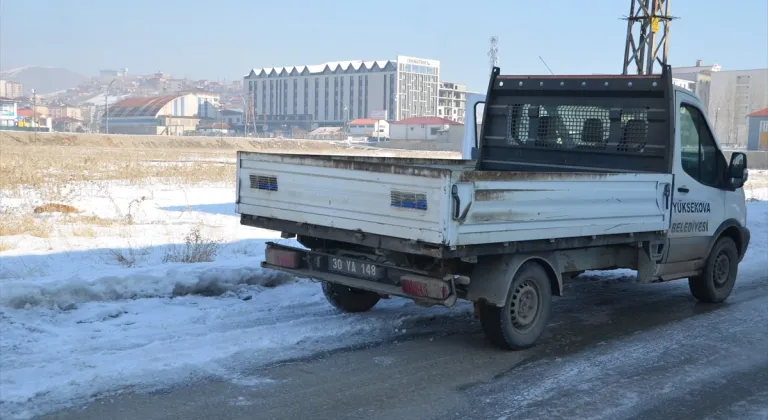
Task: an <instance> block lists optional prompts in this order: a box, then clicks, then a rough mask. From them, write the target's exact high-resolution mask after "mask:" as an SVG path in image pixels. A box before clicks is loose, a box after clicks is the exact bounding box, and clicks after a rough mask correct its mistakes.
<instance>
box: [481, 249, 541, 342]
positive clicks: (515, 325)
mask: <svg viewBox="0 0 768 420" xmlns="http://www.w3.org/2000/svg"><path fill="white" fill-rule="evenodd" d="M551 306H552V288H551V286H550V283H549V276H548V275H547V272H546V271H545V270H544V268H543V267H542V266H541V265H539V264H537V263H534V262H528V263H525V264H523V266H522V267H520V269H519V270H518V271H517V273H516V274H515V277H514V279H512V283H511V284H510V286H509V291H508V292H507V299H506V302H505V304H504V306H503V307H501V308H500V307H498V306H495V305H490V304H487V303H485V302H482V303H480V304H479V311H478V312H479V315H480V324H481V325H482V327H483V332H485V336H486V337H487V338H488V339H489V340H490V341H491V342H492V343H493V344H495V345H497V346H499V347H501V348H502V349H505V350H523V349H527V348H530V347H533V346H534V345H535V344H536V341H537V340H538V339H539V337H541V334H543V333H544V330H545V329H546V327H547V322H548V321H549V312H550V307H551ZM521 309H522V311H523V312H520V311H521ZM513 312H514V314H513Z"/></svg>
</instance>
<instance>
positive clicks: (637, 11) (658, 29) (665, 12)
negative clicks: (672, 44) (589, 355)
mask: <svg viewBox="0 0 768 420" xmlns="http://www.w3.org/2000/svg"><path fill="white" fill-rule="evenodd" d="M669 2H670V0H630V7H629V15H628V16H627V17H625V18H624V20H626V21H627V41H626V45H625V47H624V70H623V71H622V74H625V75H626V74H629V72H630V68H633V70H634V71H635V72H636V73H637V74H639V75H643V74H653V67H654V65H655V64H656V63H657V62H658V63H659V65H661V66H662V67H663V66H665V65H666V64H667V55H668V52H669V24H670V22H672V19H674V18H673V17H672V16H670V15H669ZM636 28H639V29H638V30H637V31H636V30H635V29H636ZM659 52H661V54H659ZM633 63H634V65H633Z"/></svg>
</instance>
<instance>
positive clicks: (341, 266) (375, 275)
mask: <svg viewBox="0 0 768 420" xmlns="http://www.w3.org/2000/svg"><path fill="white" fill-rule="evenodd" d="M328 269H329V270H330V271H334V272H337V273H343V274H347V275H350V276H354V277H367V278H371V279H381V278H384V270H385V269H384V268H383V267H378V266H376V265H374V264H370V263H366V262H362V261H355V260H348V259H346V258H337V257H328Z"/></svg>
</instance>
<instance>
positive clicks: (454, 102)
mask: <svg viewBox="0 0 768 420" xmlns="http://www.w3.org/2000/svg"><path fill="white" fill-rule="evenodd" d="M467 93H471V92H469V91H468V90H467V85H465V84H461V83H454V82H440V91H439V95H438V96H439V98H438V105H437V116H438V117H443V118H448V119H449V120H451V121H456V122H459V123H462V124H463V123H464V116H465V115H464V114H465V113H466V108H467Z"/></svg>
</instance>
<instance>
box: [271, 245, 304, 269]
mask: <svg viewBox="0 0 768 420" xmlns="http://www.w3.org/2000/svg"><path fill="white" fill-rule="evenodd" d="M264 260H265V261H266V262H267V264H271V265H276V266H278V267H285V268H299V262H300V261H301V255H300V254H299V253H298V252H296V251H289V250H285V249H275V248H267V250H266V251H265V252H264Z"/></svg>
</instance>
